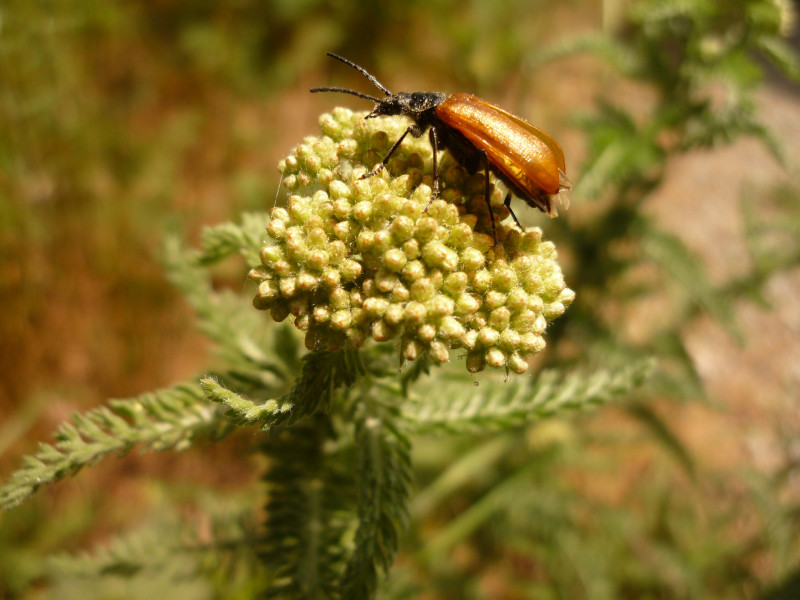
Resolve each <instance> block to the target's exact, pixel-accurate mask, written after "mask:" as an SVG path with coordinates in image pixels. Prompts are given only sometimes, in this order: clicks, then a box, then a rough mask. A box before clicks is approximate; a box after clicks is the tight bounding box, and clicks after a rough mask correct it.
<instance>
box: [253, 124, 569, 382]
mask: <svg viewBox="0 0 800 600" xmlns="http://www.w3.org/2000/svg"><path fill="white" fill-rule="evenodd" d="M320 126H321V129H322V133H323V135H322V136H321V137H309V138H306V139H305V140H304V142H303V143H302V144H301V145H299V146H298V147H297V148H295V149H294V150H293V151H292V154H291V155H290V156H289V157H287V158H286V159H285V160H283V161H282V162H281V164H280V169H281V171H282V172H283V183H284V185H285V186H286V187H287V188H288V189H289V191H290V193H291V196H290V197H289V200H288V203H287V206H286V208H275V209H273V211H272V219H271V221H270V223H269V224H268V226H267V233H268V234H269V237H270V238H271V240H272V241H271V242H269V243H267V244H266V245H265V246H264V247H263V248H262V250H261V263H262V264H261V266H259V267H257V268H254V269H253V270H252V271H251V272H250V277H251V278H252V279H254V280H256V281H257V282H258V291H257V294H256V297H255V300H254V305H255V306H256V308H259V309H265V310H269V311H270V312H271V315H272V318H273V319H275V320H276V321H282V320H283V319H285V318H286V317H288V316H289V315H292V316H293V317H294V324H295V326H297V327H298V328H299V329H301V330H304V331H305V332H306V338H305V339H306V346H307V347H308V348H309V349H311V350H335V349H339V348H343V347H359V346H361V345H362V344H363V343H364V342H365V341H366V340H367V339H368V338H372V339H374V340H375V341H378V342H383V341H387V340H391V339H395V338H399V339H400V352H401V357H402V358H403V359H405V360H414V359H416V358H418V357H420V356H422V355H423V354H426V353H427V355H428V356H430V357H431V359H433V360H434V361H436V362H446V361H448V360H449V358H450V350H451V349H454V348H461V349H464V350H465V352H466V365H467V369H468V370H469V371H471V372H476V371H480V370H482V369H484V368H485V367H486V365H489V366H491V367H496V368H508V369H511V370H512V371H515V372H517V373H523V372H525V370H526V369H527V368H528V363H527V360H526V359H527V358H528V357H530V356H531V355H533V354H535V353H537V352H539V351H540V350H542V349H543V348H544V346H545V341H544V338H543V337H542V336H543V334H544V331H545V328H546V326H547V322H548V321H549V320H551V319H553V318H555V317H557V316H559V315H560V314H562V313H563V312H564V309H565V307H566V306H567V305H568V304H569V303H570V302H571V301H572V299H573V298H574V293H573V292H572V290H570V289H569V288H567V287H566V286H565V284H564V279H563V276H562V274H561V269H560V268H559V265H558V263H557V262H556V251H555V247H554V245H553V244H552V243H551V242H547V241H543V240H542V232H541V230H540V229H538V228H533V229H529V230H527V231H526V232H524V233H523V232H520V231H519V230H517V229H515V228H513V227H506V226H504V225H503V224H501V223H500V222H499V221H500V220H501V219H502V218H504V217H505V216H508V212H507V210H506V209H505V207H504V206H503V204H502V202H501V200H502V196H501V192H500V190H497V191H496V192H495V193H493V194H492V200H493V201H494V202H495V203H496V206H495V204H493V212H494V213H495V217H496V218H497V221H498V222H497V223H496V230H497V244H496V245H495V243H494V239H493V234H492V227H491V221H490V220H489V214H488V210H487V209H486V206H485V201H484V198H483V175H482V174H478V175H476V176H469V175H468V174H467V173H466V172H465V171H464V169H462V168H461V167H460V166H458V165H457V164H455V162H454V161H453V160H452V158H449V157H448V154H447V153H445V155H444V156H443V158H442V160H440V173H441V183H442V187H443V190H442V193H441V198H439V199H437V200H435V201H433V202H431V185H432V180H431V174H432V162H431V160H432V156H431V148H430V144H429V143H428V140H427V136H424V137H423V138H421V139H409V138H406V140H404V142H403V144H402V145H401V147H400V148H399V149H398V150H397V152H396V153H395V155H393V157H392V159H391V160H390V161H389V164H388V172H387V170H386V169H384V170H383V171H382V172H381V173H379V174H378V175H375V176H373V177H370V178H366V179H361V178H360V177H361V176H362V175H364V174H365V173H366V172H368V168H371V167H373V166H374V165H375V164H376V163H377V162H378V161H379V160H380V159H381V158H382V157H383V156H384V155H385V153H386V152H387V151H388V149H389V148H390V146H391V144H392V143H393V142H394V141H395V140H396V139H397V138H399V137H400V135H401V134H402V133H403V131H404V129H405V127H406V125H405V123H404V119H403V118H400V117H395V118H382V119H370V120H364V113H353V112H351V111H349V110H346V109H336V110H335V111H333V113H332V114H325V115H322V117H321V118H320Z"/></svg>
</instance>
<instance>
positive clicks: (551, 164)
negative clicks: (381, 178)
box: [311, 52, 571, 243]
mask: <svg viewBox="0 0 800 600" xmlns="http://www.w3.org/2000/svg"><path fill="white" fill-rule="evenodd" d="M327 54H328V56H330V57H331V58H334V59H336V60H338V61H340V62H343V63H344V64H346V65H348V66H350V67H352V68H353V69H355V70H356V71H358V72H359V73H361V74H362V75H364V76H365V77H366V78H367V79H368V80H369V81H370V82H371V83H372V84H373V85H374V86H375V87H377V88H378V89H379V90H381V91H382V92H383V93H384V95H385V96H386V98H384V99H381V98H376V97H375V96H370V95H369V94H364V93H361V92H357V91H355V90H350V89H346V88H341V87H315V88H311V92H339V93H342V94H350V95H353V96H358V97H359V98H363V99H365V100H370V101H372V102H374V103H375V107H374V108H373V109H372V112H370V113H369V114H368V115H367V116H366V117H365V118H367V119H373V118H375V117H380V116H393V115H405V116H407V117H409V118H410V119H411V120H412V121H413V123H412V124H411V125H409V126H408V129H406V130H405V132H404V133H403V134H402V135H401V136H400V138H399V139H398V140H397V141H396V142H395V143H394V145H392V147H391V148H390V149H389V152H388V153H387V154H386V156H385V157H384V158H383V160H381V161H380V163H378V164H377V165H376V166H375V168H373V169H372V171H369V172H368V173H365V174H364V175H362V176H361V179H366V178H367V177H372V176H374V175H377V174H378V173H380V171H381V169H383V168H384V167H385V166H386V163H387V162H388V160H389V158H391V156H392V154H394V152H395V151H396V150H397V149H398V148H399V147H400V144H402V143H403V140H404V139H405V137H406V136H407V135H408V134H411V135H412V136H413V137H417V138H418V137H421V136H422V135H423V134H424V133H425V132H426V131H427V132H428V136H429V139H430V143H431V147H432V149H433V194H432V198H431V202H432V201H433V200H434V199H436V198H437V197H438V196H439V185H440V184H439V165H438V153H439V148H440V147H441V148H446V149H448V150H449V151H450V153H451V154H452V155H453V157H454V158H455V160H456V161H457V162H458V163H459V164H460V165H461V166H463V167H464V168H465V169H466V170H467V171H468V172H469V173H470V174H474V173H476V172H477V171H478V170H480V168H481V167H482V168H483V171H484V172H485V173H486V179H485V182H486V183H485V196H484V198H485V200H486V205H487V206H488V207H489V216H490V218H491V221H492V232H493V233H494V239H495V243H496V242H497V230H496V228H495V223H494V212H493V211H492V205H491V203H490V202H489V172H490V171H491V172H492V173H493V174H494V175H495V176H496V177H497V178H498V179H500V180H501V181H502V182H503V183H505V185H506V187H507V188H508V193H507V194H506V197H505V200H504V202H503V203H504V205H505V206H506V207H507V208H508V210H509V212H510V213H511V216H512V217H513V218H514V221H515V222H516V224H517V226H518V227H520V229H523V227H522V225H520V222H519V220H518V219H517V216H516V215H515V214H514V212H513V211H512V210H511V206H510V202H511V196H512V194H513V195H516V196H518V197H519V198H521V199H522V200H524V201H525V202H526V203H527V204H528V205H529V206H533V207H536V208H538V209H539V210H541V211H542V212H544V213H546V214H548V215H550V216H551V217H554V216H556V214H557V213H556V210H555V207H554V206H553V203H552V198H551V197H552V196H554V195H557V194H558V193H559V192H561V191H562V190H567V189H569V188H570V187H571V184H570V182H569V180H568V179H567V176H566V174H565V171H566V165H565V162H564V152H563V151H562V150H561V146H559V145H558V143H557V142H556V141H555V140H554V139H553V138H552V137H550V136H549V135H548V134H547V133H545V132H544V131H542V130H541V129H539V128H537V127H534V126H533V125H531V124H530V123H528V122H527V121H524V120H523V119H521V118H519V117H517V116H515V115H513V114H511V113H509V112H507V111H505V110H503V109H502V108H500V107H499V106H495V105H494V104H490V103H489V102H486V101H485V100H482V99H480V98H478V97H476V96H472V95H471V94H445V93H442V92H397V93H392V92H391V91H389V89H388V88H386V86H384V85H383V84H382V83H381V82H380V81H378V79H377V78H376V77H375V76H374V75H372V74H371V73H369V72H368V71H367V70H366V69H365V68H364V67H361V66H359V65H357V64H355V63H354V62H352V61H350V60H347V59H346V58H343V57H341V56H339V55H337V54H334V53H332V52H328V53H327Z"/></svg>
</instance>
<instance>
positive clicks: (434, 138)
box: [425, 127, 439, 211]
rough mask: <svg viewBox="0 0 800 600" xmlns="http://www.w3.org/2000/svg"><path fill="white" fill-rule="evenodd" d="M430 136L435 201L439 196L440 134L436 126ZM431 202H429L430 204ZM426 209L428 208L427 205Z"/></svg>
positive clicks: (432, 199) (429, 133)
mask: <svg viewBox="0 0 800 600" xmlns="http://www.w3.org/2000/svg"><path fill="white" fill-rule="evenodd" d="M428 137H429V138H430V140H431V148H433V194H432V195H431V202H433V201H434V200H436V198H438V197H439V134H437V133H436V127H431V130H430V131H429V132H428ZM431 202H428V206H430V204H431ZM425 210H426V211H427V210H428V209H427V207H426V208H425Z"/></svg>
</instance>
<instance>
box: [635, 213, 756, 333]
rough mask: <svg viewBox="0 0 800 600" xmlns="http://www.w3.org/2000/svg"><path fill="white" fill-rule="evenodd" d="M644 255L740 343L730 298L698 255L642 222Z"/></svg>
mask: <svg viewBox="0 0 800 600" xmlns="http://www.w3.org/2000/svg"><path fill="white" fill-rule="evenodd" d="M641 238H642V246H643V249H644V252H645V254H646V255H647V256H648V257H649V258H650V259H651V260H652V261H654V262H655V263H656V264H657V265H659V266H660V267H661V268H662V270H664V271H665V272H666V273H667V274H668V275H670V276H671V277H672V278H673V279H674V280H675V281H676V282H677V283H679V284H680V286H681V287H682V288H683V290H684V291H685V292H686V293H687V294H688V295H689V297H690V298H691V299H692V300H694V301H695V302H696V303H697V304H699V305H700V306H701V307H702V308H703V309H705V310H706V311H708V312H709V313H710V314H711V316H713V317H714V318H715V319H716V320H717V322H719V324H720V325H722V326H723V327H724V328H725V329H726V330H727V331H728V333H729V334H730V335H731V336H732V337H733V338H734V339H736V340H737V341H739V342H740V343H741V342H742V341H743V340H744V334H743V333H742V331H741V329H740V328H739V326H738V325H737V324H736V321H735V319H734V314H733V306H732V305H731V303H730V301H729V299H728V298H727V297H726V296H725V295H724V294H722V293H720V292H719V291H718V290H716V289H714V288H713V287H712V286H711V284H710V283H709V281H708V274H707V273H706V272H705V270H704V269H703V267H702V265H701V264H700V261H699V260H698V258H697V257H696V256H695V255H694V254H692V253H691V252H690V251H689V249H688V248H687V247H686V245H685V244H684V243H683V242H682V241H681V240H680V239H679V238H678V237H677V236H675V235H673V234H671V233H667V232H666V231H661V230H659V229H655V228H654V227H650V226H649V225H646V224H643V231H642V234H641Z"/></svg>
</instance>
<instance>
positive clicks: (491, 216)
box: [479, 148, 516, 246]
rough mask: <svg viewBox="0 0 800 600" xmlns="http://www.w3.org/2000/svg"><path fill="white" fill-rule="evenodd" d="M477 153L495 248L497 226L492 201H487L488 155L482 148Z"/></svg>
mask: <svg viewBox="0 0 800 600" xmlns="http://www.w3.org/2000/svg"><path fill="white" fill-rule="evenodd" d="M479 152H480V153H481V155H482V156H483V172H484V173H486V187H485V192H484V196H483V198H484V200H485V201H486V206H487V207H489V220H491V222H492V237H493V238H494V245H495V246H497V226H496V225H495V224H494V211H493V210H492V201H491V200H490V199H489V155H488V154H486V150H484V149H483V148H480V149H479ZM515 218H516V217H515Z"/></svg>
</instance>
